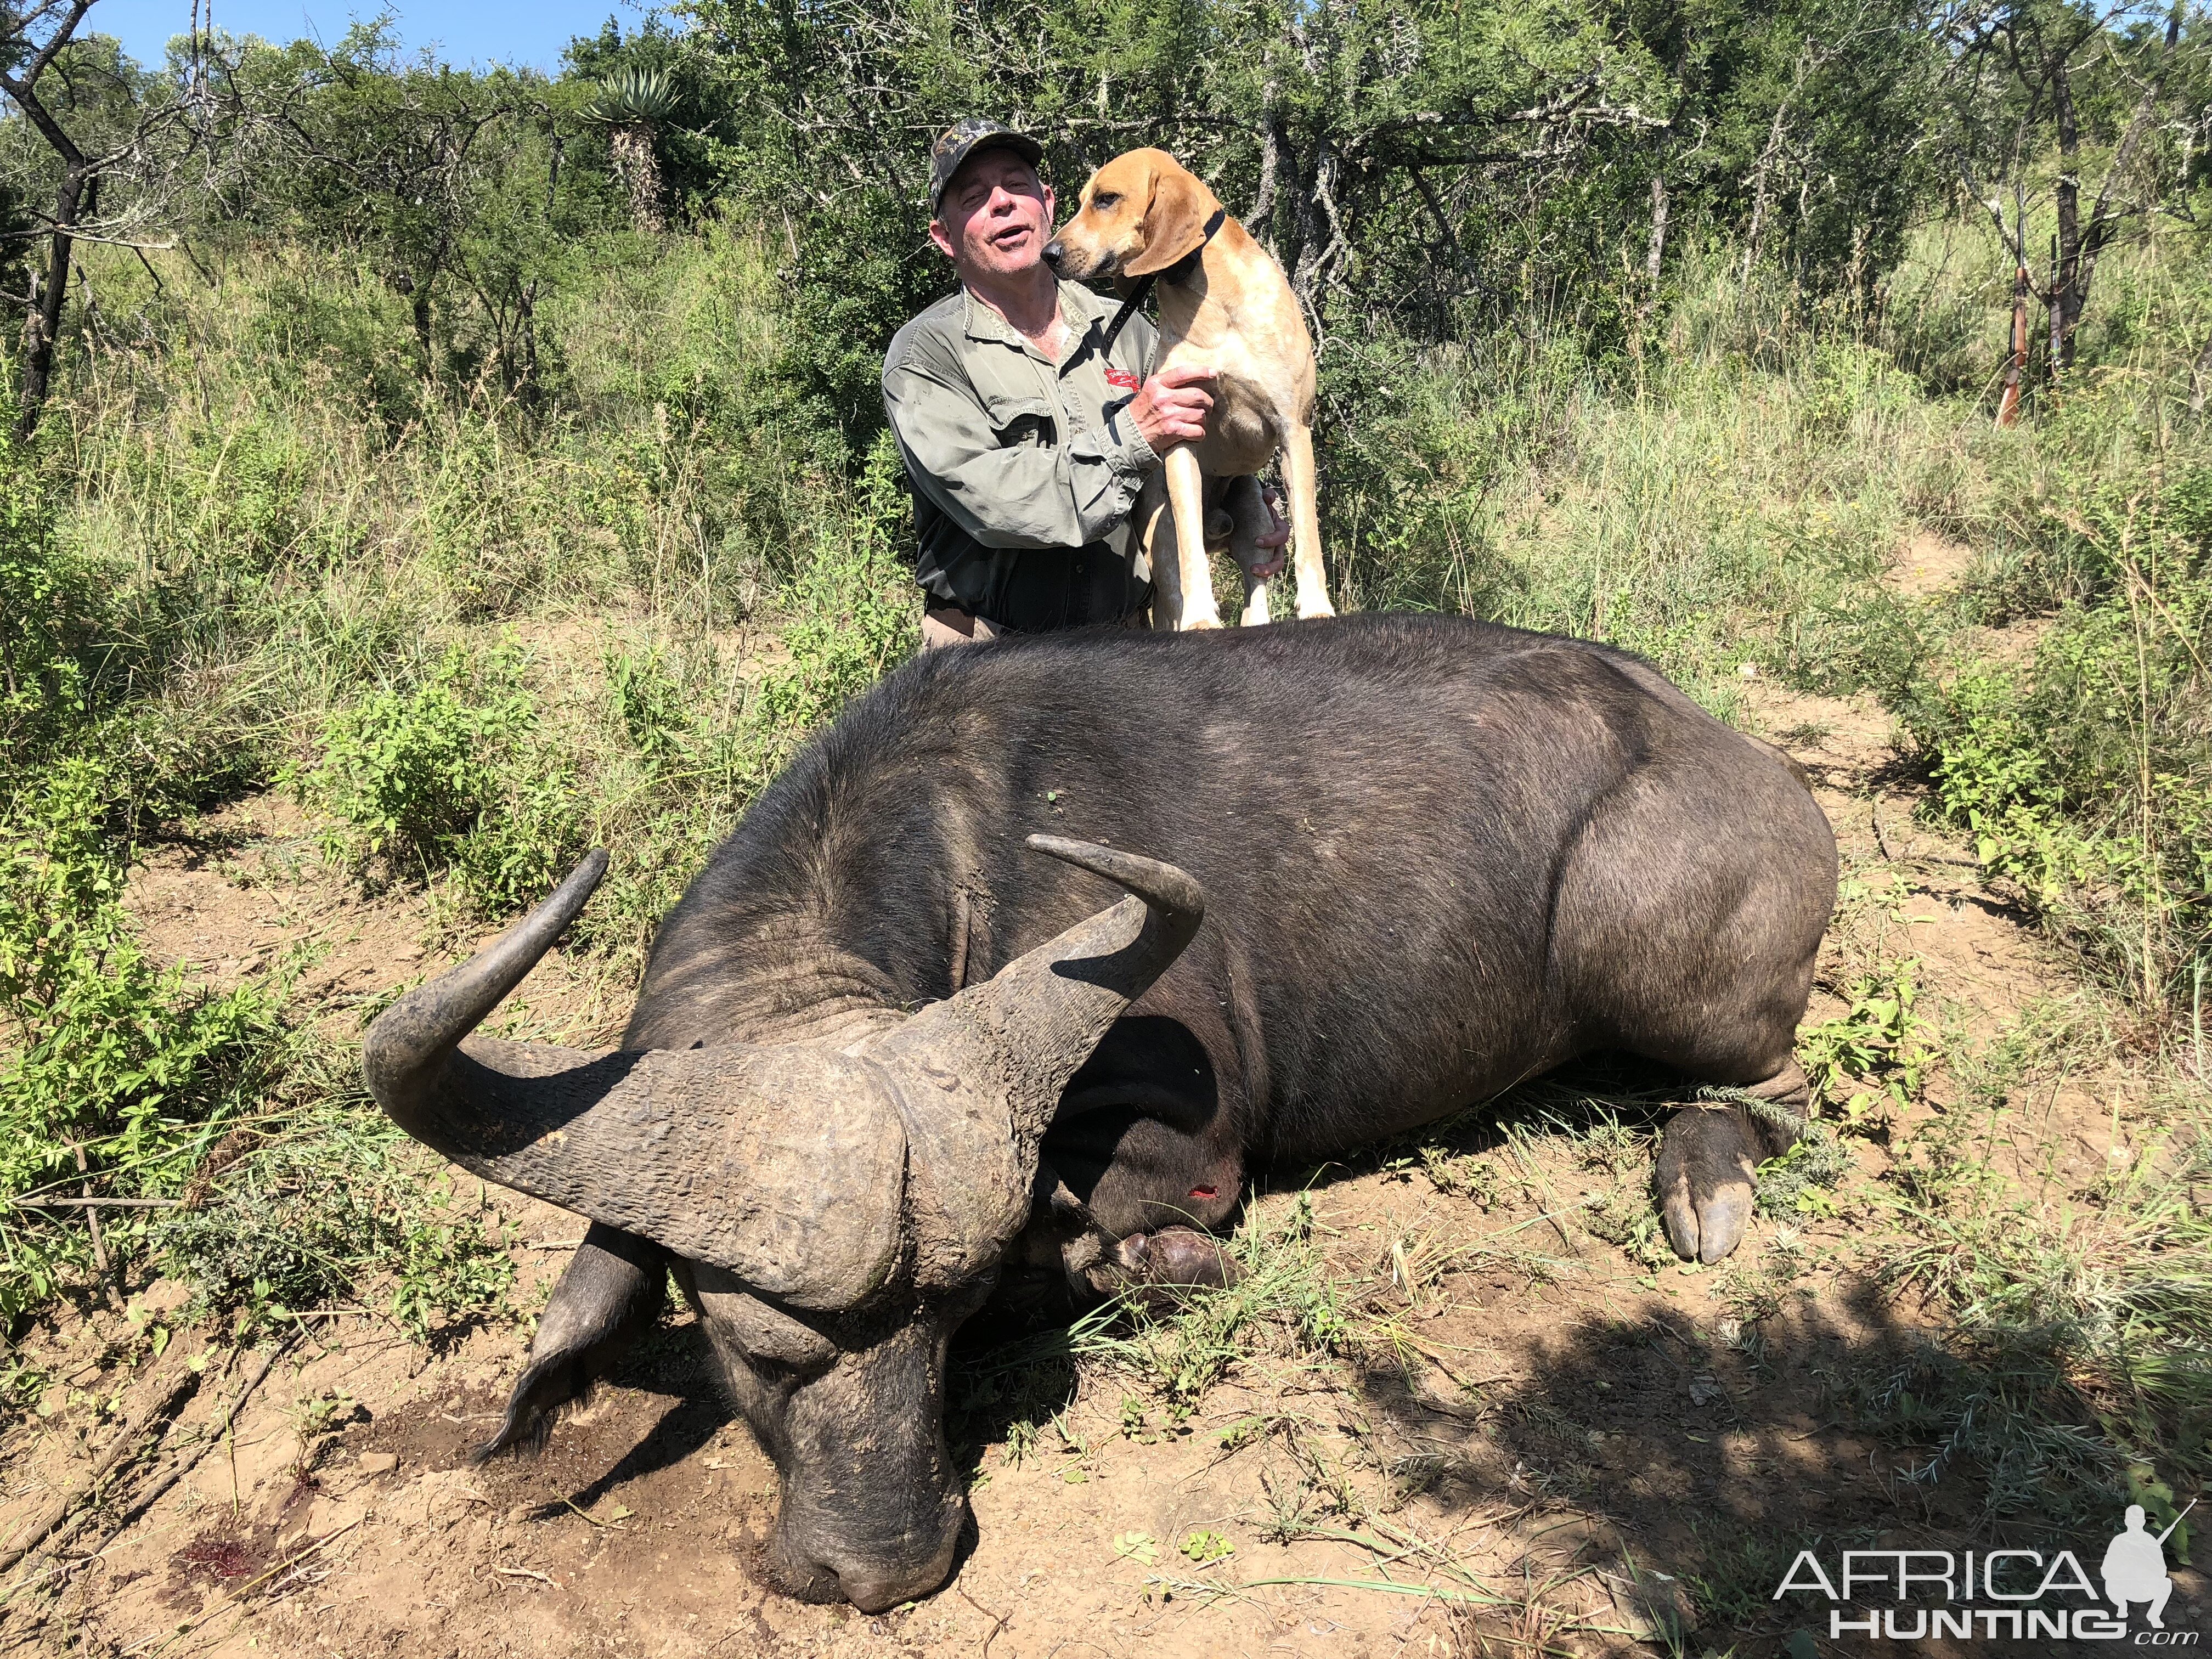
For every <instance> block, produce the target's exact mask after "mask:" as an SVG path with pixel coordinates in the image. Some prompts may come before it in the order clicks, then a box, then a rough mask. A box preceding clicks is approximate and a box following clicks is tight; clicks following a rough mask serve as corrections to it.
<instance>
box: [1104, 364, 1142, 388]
mask: <svg viewBox="0 0 2212 1659" xmlns="http://www.w3.org/2000/svg"><path fill="white" fill-rule="evenodd" d="M1106 384H1107V385H1108V386H1116V387H1119V388H1120V389H1121V391H1123V392H1134V391H1135V390H1136V389H1137V388H1138V386H1140V385H1142V384H1143V382H1141V381H1140V380H1138V379H1137V377H1136V376H1135V375H1133V374H1131V373H1130V372H1129V371H1128V370H1127V369H1126V368H1111V367H1109V368H1108V369H1107V371H1106Z"/></svg>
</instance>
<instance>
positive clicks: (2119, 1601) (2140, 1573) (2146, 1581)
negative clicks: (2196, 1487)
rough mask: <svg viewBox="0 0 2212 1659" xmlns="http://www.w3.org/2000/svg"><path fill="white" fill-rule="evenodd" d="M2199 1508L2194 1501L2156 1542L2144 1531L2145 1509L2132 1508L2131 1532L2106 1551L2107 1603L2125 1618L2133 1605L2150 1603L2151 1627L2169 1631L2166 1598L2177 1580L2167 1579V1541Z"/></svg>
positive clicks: (2133, 1506) (2132, 1506)
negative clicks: (2193, 1511)
mask: <svg viewBox="0 0 2212 1659" xmlns="http://www.w3.org/2000/svg"><path fill="white" fill-rule="evenodd" d="M2196 1507H2197V1500H2196V1499H2195V1498H2191V1499H2190V1500H2189V1509H2185V1510H2182V1512H2181V1515H2177V1516H2174V1517H2173V1526H2170V1527H2168V1528H2166V1530H2165V1531H2164V1532H2162V1533H2160V1534H2158V1535H2157V1536H2156V1537H2155V1538H2154V1537H2152V1536H2151V1534H2148V1533H2147V1532H2145V1531H2144V1530H2143V1507H2142V1504H2129V1505H2128V1513H2127V1519H2126V1526H2127V1530H2126V1531H2125V1532H2123V1533H2122V1534H2120V1535H2119V1536H2118V1538H2115V1539H2114V1540H2112V1542H2111V1543H2110V1544H2108V1545H2106V1547H2105V1572H2104V1577H2105V1599H2106V1601H2110V1602H2111V1603H2112V1607H2113V1610H2114V1611H2115V1612H2117V1613H2118V1614H2119V1615H2120V1617H2121V1618H2123V1619H2124V1618H2126V1617H2127V1616H2128V1603H2129V1602H2130V1601H2148V1602H2149V1603H2150V1612H2149V1613H2148V1618H2149V1620H2150V1627H2151V1628H2152V1629H2153V1630H2164V1629H2165V1628H2166V1620H2165V1618H2164V1616H2163V1615H2164V1614H2165V1612H2166V1597H2167V1596H2169V1595H2172V1594H2173V1580H2172V1579H2171V1578H2169V1577H2166V1540H2167V1539H2169V1538H2171V1537H2172V1536H2173V1528H2174V1527H2178V1526H2179V1525H2180V1524H2181V1516H2182V1515H2186V1514H2188V1513H2189V1510H2193V1509H2195V1508H2196Z"/></svg>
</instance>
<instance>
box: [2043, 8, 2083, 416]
mask: <svg viewBox="0 0 2212 1659" xmlns="http://www.w3.org/2000/svg"><path fill="white" fill-rule="evenodd" d="M2051 109H2052V112H2053V113H2055V114H2056V115H2057V118H2058V181H2057V184H2056V185H2053V186H2052V189H2051V197H2052V200H2053V202H2054V203H2055V204H2056V205H2057V210H2058V244H2057V255H2056V258H2054V259H2053V260H2052V270H2051V365H2050V372H2051V380H2052V382H2053V383H2054V384H2056V382H2057V380H2058V377H2059V374H2060V373H2061V372H2062V371H2063V370H2066V369H2069V368H2073V367H2074V325H2075V324H2076V323H2077V322H2079V321H2080V320H2081V306H2082V302H2083V301H2084V300H2085V299H2086V298H2087V296H2086V295H2084V294H2083V293H2082V292H2081V120H2080V118H2079V117H2078V116H2077V115H2076V114H2075V110H2074V87H2073V82H2072V81H2071V80H2070V79H2069V76H2068V75H2067V72H2066V58H2065V54H2064V53H2063V52H2061V53H2060V54H2058V55H2057V57H2055V58H2052V59H2051Z"/></svg>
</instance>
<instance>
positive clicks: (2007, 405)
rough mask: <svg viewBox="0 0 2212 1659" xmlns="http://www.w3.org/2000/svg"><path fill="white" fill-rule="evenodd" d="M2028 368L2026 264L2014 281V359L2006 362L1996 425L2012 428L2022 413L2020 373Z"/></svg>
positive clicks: (2024, 262)
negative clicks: (2002, 391)
mask: <svg viewBox="0 0 2212 1659" xmlns="http://www.w3.org/2000/svg"><path fill="white" fill-rule="evenodd" d="M2025 368H2027V260H2026V259H2025V258H2023V259H2021V260H2020V262H2019V263H2018V264H2017V265H2016V266H2015V268H2014V270H2013V277H2012V355H2011V356H2009V357H2008V358H2007V359H2006V360H2005V373H2004V395H2003V396H2002V397H2001V398H1998V399H1997V424H1998V425H1999V426H2010V425H2011V424H2012V423H2013V422H2014V420H2015V418H2017V416H2018V415H2019V413H2020V378H2021V371H2022V370H2024V369H2025Z"/></svg>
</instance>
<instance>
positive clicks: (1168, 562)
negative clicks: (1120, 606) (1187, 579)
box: [1130, 471, 1182, 634]
mask: <svg viewBox="0 0 2212 1659" xmlns="http://www.w3.org/2000/svg"><path fill="white" fill-rule="evenodd" d="M1130 518H1131V520H1132V521H1133V523H1134V524H1135V525H1136V527H1137V538H1138V544H1139V545H1140V546H1141V547H1143V549H1144V550H1145V564H1146V568H1148V569H1150V571H1151V572H1152V626H1153V627H1154V628H1155V629H1158V630H1159V631H1160V632H1161V633H1163V634H1172V633H1174V632H1175V631H1176V629H1179V628H1181V627H1182V567H1181V563H1180V553H1179V550H1177V548H1176V533H1175V514H1174V513H1173V512H1172V511H1171V510H1170V508H1169V506H1168V486H1167V477H1166V474H1165V472H1164V471H1161V472H1155V473H1153V474H1152V477H1149V478H1147V479H1146V480H1145V487H1144V488H1143V489H1140V490H1139V491H1138V492H1137V504H1136V506H1135V507H1133V508H1132V509H1131V512H1130Z"/></svg>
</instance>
